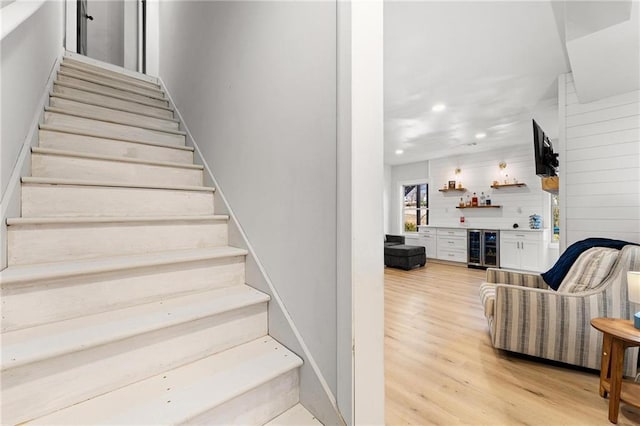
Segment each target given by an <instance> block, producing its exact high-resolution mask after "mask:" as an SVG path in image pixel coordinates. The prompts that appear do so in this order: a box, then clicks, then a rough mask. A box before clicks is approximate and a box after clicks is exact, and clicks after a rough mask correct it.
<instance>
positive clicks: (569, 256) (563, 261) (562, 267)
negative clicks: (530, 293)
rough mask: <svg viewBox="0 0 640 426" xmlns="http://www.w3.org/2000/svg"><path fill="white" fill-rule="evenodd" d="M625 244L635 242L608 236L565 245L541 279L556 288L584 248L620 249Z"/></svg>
mask: <svg viewBox="0 0 640 426" xmlns="http://www.w3.org/2000/svg"><path fill="white" fill-rule="evenodd" d="M627 244H635V243H630V242H628V241H620V240H611V239H609V238H587V239H585V240H581V241H577V242H575V243H573V244H571V245H570V246H569V247H567V249H566V250H565V251H564V253H562V255H560V258H559V259H558V260H557V262H556V263H555V265H553V267H552V268H551V269H549V270H548V271H547V272H545V273H543V274H541V275H542V279H544V282H546V283H547V284H548V285H549V287H551V288H552V289H554V290H557V289H558V287H560V284H562V280H564V277H565V276H566V275H567V274H568V273H569V269H571V266H572V265H573V263H574V262H575V261H576V259H578V256H580V254H582V252H584V251H585V250H588V249H590V248H591V247H609V248H614V249H618V250H620V249H622V247H624V246H625V245H627Z"/></svg>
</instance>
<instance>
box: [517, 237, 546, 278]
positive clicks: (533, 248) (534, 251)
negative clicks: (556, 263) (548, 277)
mask: <svg viewBox="0 0 640 426" xmlns="http://www.w3.org/2000/svg"><path fill="white" fill-rule="evenodd" d="M520 247H521V249H520V255H521V261H522V266H521V268H522V269H524V270H525V271H535V272H538V271H540V268H541V265H542V262H541V260H542V259H540V257H541V254H542V246H541V243H540V242H538V241H522V242H521V243H520Z"/></svg>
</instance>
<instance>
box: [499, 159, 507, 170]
mask: <svg viewBox="0 0 640 426" xmlns="http://www.w3.org/2000/svg"><path fill="white" fill-rule="evenodd" d="M498 167H500V170H504V169H506V168H507V163H505V162H504V161H501V162H499V163H498Z"/></svg>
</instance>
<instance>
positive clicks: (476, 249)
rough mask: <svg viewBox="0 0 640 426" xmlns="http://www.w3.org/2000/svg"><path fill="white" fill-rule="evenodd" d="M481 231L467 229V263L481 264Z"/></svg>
mask: <svg viewBox="0 0 640 426" xmlns="http://www.w3.org/2000/svg"><path fill="white" fill-rule="evenodd" d="M481 234H482V232H481V231H469V232H468V234H467V241H468V245H469V248H468V250H467V264H469V265H482V238H481Z"/></svg>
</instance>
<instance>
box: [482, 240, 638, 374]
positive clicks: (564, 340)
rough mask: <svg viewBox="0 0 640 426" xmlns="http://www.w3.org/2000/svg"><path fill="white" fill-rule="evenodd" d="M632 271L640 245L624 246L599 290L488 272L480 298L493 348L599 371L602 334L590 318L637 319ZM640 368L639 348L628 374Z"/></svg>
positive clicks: (628, 357) (628, 358) (630, 356)
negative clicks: (630, 289) (630, 288)
mask: <svg viewBox="0 0 640 426" xmlns="http://www.w3.org/2000/svg"><path fill="white" fill-rule="evenodd" d="M629 270H635V271H638V270H640V246H632V245H627V246H625V247H624V248H623V249H622V250H620V253H619V255H618V256H617V259H616V260H615V263H614V264H613V267H612V268H611V272H610V273H609V274H608V275H607V276H606V277H605V278H604V279H603V280H602V281H601V283H600V284H599V285H597V287H596V288H593V289H591V290H586V291H579V292H575V293H566V292H562V291H561V290H562V288H561V289H560V291H554V290H551V289H550V288H549V287H548V286H547V285H546V284H545V282H544V281H543V280H542V277H541V276H540V275H539V274H529V273H523V272H515V271H508V270H501V269H488V270H487V278H486V280H487V282H485V283H483V284H482V285H481V286H480V295H481V300H482V304H483V306H484V314H485V316H486V317H487V320H488V322H489V333H490V335H491V343H492V345H493V347H495V348H498V349H504V350H507V351H512V352H518V353H523V354H527V355H532V356H536V357H540V358H546V359H550V360H555V361H560V362H564V363H567V364H573V365H578V366H582V367H587V368H592V369H597V370H599V369H600V355H601V352H602V335H601V334H600V332H598V331H597V330H595V329H594V328H593V327H591V324H590V320H591V318H595V317H611V318H627V319H632V318H633V310H632V308H631V306H630V303H629V301H628V299H627V271H629ZM637 366H638V348H630V349H627V353H626V354H625V366H624V374H625V375H627V376H634V375H635V374H636V371H637Z"/></svg>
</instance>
